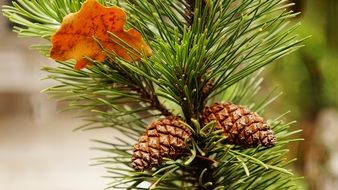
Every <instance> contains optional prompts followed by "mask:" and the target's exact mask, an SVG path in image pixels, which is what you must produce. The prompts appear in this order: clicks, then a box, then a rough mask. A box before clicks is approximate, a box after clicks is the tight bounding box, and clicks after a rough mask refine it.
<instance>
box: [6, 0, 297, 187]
mask: <svg viewBox="0 0 338 190" xmlns="http://www.w3.org/2000/svg"><path fill="white" fill-rule="evenodd" d="M81 2H82V0H81V1H72V0H61V1H59V0H49V1H47V0H20V1H19V2H18V3H13V5H12V6H5V7H4V14H5V16H7V17H8V18H9V19H10V20H11V21H12V22H14V23H15V24H17V26H16V27H15V31H16V32H17V33H18V34H19V35H21V36H32V37H41V38H43V39H46V40H47V41H48V42H49V40H50V37H51V35H52V34H53V33H54V32H55V31H56V30H57V28H58V27H59V25H60V23H61V21H62V19H63V18H64V16H65V15H67V14H68V13H70V12H75V11H78V10H79V8H80V6H81ZM104 3H105V4H106V5H115V3H119V5H120V6H123V8H125V9H126V10H127V12H128V15H129V16H130V22H129V23H128V26H129V27H130V26H132V27H135V28H136V29H137V30H138V31H140V32H141V34H142V35H143V36H144V38H145V39H146V41H147V42H148V43H149V44H150V45H151V48H152V50H153V56H152V57H149V58H147V57H142V60H141V61H135V62H133V63H130V62H127V61H125V60H123V59H120V58H119V57H117V56H116V55H115V54H114V52H111V51H108V50H106V49H104V48H103V46H101V47H102V51H103V52H104V53H105V54H106V56H107V57H108V58H107V59H106V60H105V61H103V62H97V61H94V60H90V59H88V60H89V61H91V64H92V65H90V66H89V67H88V68H86V69H84V70H80V71H76V70H74V69H73V65H74V63H72V62H71V61H69V62H60V63H59V64H60V66H58V67H56V68H49V67H46V68H44V70H45V71H47V72H49V73H50V75H49V77H48V79H52V80H55V81H57V82H58V83H59V84H58V85H56V86H54V87H51V88H48V89H47V90H46V91H47V92H48V93H50V94H52V95H53V96H54V97H56V98H58V99H59V100H66V101H69V102H70V106H71V109H77V110H80V111H81V117H82V118H83V119H84V120H85V121H87V122H88V123H87V124H85V125H83V126H81V127H80V128H81V129H85V130H86V129H96V128H103V127H110V128H114V129H116V130H118V131H119V134H118V135H116V137H115V140H117V141H118V143H106V142H102V141H99V142H100V143H103V144H104V145H105V146H107V148H99V150H101V151H106V152H107V153H109V154H110V156H109V157H105V158H98V162H99V164H104V166H105V167H106V168H107V170H108V172H109V174H110V176H109V177H110V178H111V179H112V183H111V184H110V186H109V188H110V189H148V188H151V189H257V190H260V189H262V190H263V189H264V190H265V189H298V186H297V185H295V178H294V177H293V176H292V175H290V174H291V173H290V171H289V170H287V169H285V167H286V166H287V165H288V164H290V162H291V161H292V160H291V161H288V160H286V159H285V154H286V153H287V151H288V150H287V149H285V147H284V146H285V145H286V144H288V143H291V142H294V141H298V140H301V139H293V138H292V135H294V134H296V133H298V132H299V131H290V125H291V124H292V122H290V123H283V122H282V121H280V118H276V119H275V120H273V121H271V122H270V125H271V127H272V129H273V130H274V131H275V135H276V137H277V139H278V142H277V144H276V145H275V146H274V147H272V148H265V147H262V146H258V147H254V148H243V147H241V146H234V145H229V144H227V143H226V142H227V138H228V137H226V136H225V135H222V131H220V130H218V131H217V130H215V124H214V123H212V122H211V123H209V124H206V125H204V123H203V122H202V121H201V119H200V118H201V114H202V110H203V109H204V107H205V105H206V104H207V103H213V102H222V101H233V102H235V103H238V104H246V105H249V107H250V108H251V109H252V110H253V111H256V112H259V113H260V114H263V112H264V109H265V108H266V107H267V106H268V105H269V104H270V103H271V102H272V101H274V100H275V99H276V97H277V96H278V93H277V94H276V93H271V94H268V95H267V96H266V97H265V98H262V99H257V96H256V95H257V93H258V91H259V84H260V82H261V80H258V75H253V74H254V73H255V72H257V71H259V70H261V68H263V67H264V66H266V65H267V64H270V63H272V62H273V61H274V60H276V59H279V58H280V57H282V56H285V55H287V54H288V53H291V52H293V51H294V50H296V49H297V48H299V47H300V46H301V45H300V43H301V41H302V39H299V38H298V37H297V36H296V35H293V31H294V30H295V29H296V28H297V25H295V26H291V27H290V26H289V25H288V23H287V20H288V19H289V18H292V17H294V16H296V14H294V13H292V12H288V11H285V10H284V9H286V8H287V7H289V6H291V4H287V3H286V0H282V1H280V0H259V1H256V0H243V1H225V0H220V1H203V0H199V1H197V0H175V1H162V0H139V1H138V0H127V1H123V2H122V1H121V2H118V1H113V0H111V1H104ZM110 35H111V40H112V41H114V42H116V44H117V45H119V46H121V47H123V48H126V49H127V50H128V53H130V54H135V53H136V54H137V55H141V53H140V52H137V51H135V49H133V48H132V47H129V46H127V44H126V43H124V41H123V40H121V39H119V38H118V37H116V36H114V34H110ZM97 43H98V44H100V42H99V41H97ZM36 48H37V49H39V50H40V51H42V52H44V54H45V55H47V56H48V52H49V49H50V44H49V43H47V44H45V45H38V46H36ZM259 97H261V96H259ZM159 98H161V101H162V99H163V101H162V102H161V101H160V99H159ZM163 102H169V103H171V104H175V105H176V107H175V109H173V110H174V111H176V112H177V115H180V116H184V118H183V119H182V120H183V121H182V123H185V124H184V125H185V126H187V128H189V129H191V131H192V132H193V133H194V134H193V135H192V137H191V139H190V141H189V139H187V142H189V143H187V144H188V145H187V147H186V148H187V150H186V151H187V154H183V155H182V157H179V158H177V159H176V158H175V159H170V158H164V159H163V160H161V163H160V164H159V165H158V166H154V167H153V168H151V169H150V170H148V171H144V172H137V171H135V170H134V169H133V168H132V167H131V163H130V162H131V161H130V159H131V157H132V154H133V150H132V147H133V144H134V142H136V141H137V140H138V138H139V137H140V136H141V135H142V134H144V130H145V127H146V126H147V125H148V122H149V119H155V118H158V117H159V116H161V115H162V116H169V115H172V114H171V113H170V111H169V110H171V109H168V108H167V105H169V104H166V105H163ZM254 102H258V103H256V104H255V103H254ZM122 139H123V140H122ZM125 139H127V140H125ZM142 185H143V186H142ZM144 186H146V187H144Z"/></svg>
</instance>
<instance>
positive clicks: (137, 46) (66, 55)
mask: <svg viewBox="0 0 338 190" xmlns="http://www.w3.org/2000/svg"><path fill="white" fill-rule="evenodd" d="M126 20H127V16H126V13H125V12H124V10H123V9H121V8H118V7H104V6H102V5H101V4H100V3H98V2H97V0H87V1H86V2H84V3H83V5H82V7H81V9H80V10H79V11H78V12H76V13H71V14H69V15H67V16H66V17H65V18H64V19H63V21H62V24H61V27H60V29H59V30H58V31H57V32H56V33H55V34H54V35H53V36H52V50H51V53H50V57H51V58H53V59H55V60H57V61H66V60H69V59H75V60H76V65H75V68H76V69H82V68H84V67H86V66H87V65H88V64H89V62H88V61H87V60H86V59H85V58H84V57H85V56H87V57H90V58H91V59H94V60H96V61H104V60H105V58H106V55H105V54H104V53H103V52H102V48H101V47H100V46H99V45H98V43H97V42H96V41H95V40H94V38H96V39H97V40H98V41H99V42H100V43H101V44H102V46H103V47H104V48H105V49H107V50H109V51H112V52H114V53H115V54H116V55H117V56H118V57H121V58H123V59H125V60H127V61H129V62H131V61H133V60H140V58H141V56H142V54H143V55H146V56H150V55H152V51H151V49H150V47H149V46H148V45H147V44H146V42H145V41H144V40H143V38H142V36H141V34H140V33H139V32H138V31H136V30H135V29H133V28H131V29H129V30H127V31H125V30H124V29H123V27H124V25H125V23H126ZM108 32H111V33H113V34H114V35H115V36H117V37H118V38H119V39H121V40H123V42H122V43H121V41H120V42H119V44H118V43H116V42H118V40H117V41H115V40H112V39H111V37H112V36H111V35H110V34H109V33H108ZM114 41H115V42H114ZM123 43H126V44H128V45H127V46H130V47H132V48H133V49H134V50H136V51H137V52H139V53H136V52H134V53H131V52H130V51H128V50H127V48H126V45H124V46H121V44H123ZM129 49H130V48H129Z"/></svg>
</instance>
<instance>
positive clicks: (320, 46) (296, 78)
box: [266, 0, 338, 119]
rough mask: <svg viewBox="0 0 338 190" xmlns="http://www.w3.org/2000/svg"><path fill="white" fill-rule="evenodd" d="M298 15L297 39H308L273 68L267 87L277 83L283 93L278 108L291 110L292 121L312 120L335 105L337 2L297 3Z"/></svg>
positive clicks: (337, 84)
mask: <svg viewBox="0 0 338 190" xmlns="http://www.w3.org/2000/svg"><path fill="white" fill-rule="evenodd" d="M295 3H296V7H295V9H296V11H298V10H300V11H301V12H302V14H300V16H299V17H298V18H297V19H295V20H294V22H299V21H300V22H301V23H302V26H301V27H300V28H299V29H298V31H297V32H298V33H299V35H301V36H303V37H304V36H310V38H309V39H307V40H306V41H305V42H304V44H305V47H303V48H302V49H301V50H299V51H296V52H295V53H292V54H291V55H290V56H287V57H285V58H284V59H282V60H281V62H283V63H282V64H275V65H273V66H272V67H271V68H270V70H269V71H268V73H269V75H268V77H267V80H266V81H267V82H268V83H269V85H272V86H273V85H275V84H279V85H280V86H281V90H282V91H283V92H285V94H284V95H283V96H282V97H281V101H279V103H280V104H279V105H278V106H279V109H278V110H285V109H291V110H292V112H293V114H290V116H291V117H292V118H293V119H302V118H307V117H316V115H317V114H318V112H319V111H320V110H321V109H322V108H323V107H337V106H338V93H337V92H338V66H337V63H338V23H337V22H338V2H337V1H336V0H323V1H317V0H307V1H306V0H303V2H302V3H301V1H299V0H298V1H297V0H295Z"/></svg>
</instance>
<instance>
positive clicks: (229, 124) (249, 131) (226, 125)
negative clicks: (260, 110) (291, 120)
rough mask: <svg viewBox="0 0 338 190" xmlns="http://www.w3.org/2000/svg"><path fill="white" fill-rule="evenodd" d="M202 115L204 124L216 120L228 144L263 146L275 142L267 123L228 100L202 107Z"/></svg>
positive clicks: (217, 126)
mask: <svg viewBox="0 0 338 190" xmlns="http://www.w3.org/2000/svg"><path fill="white" fill-rule="evenodd" d="M202 117H203V118H202V119H203V122H204V124H207V123H209V122H211V121H213V120H216V129H221V130H223V131H224V135H225V136H226V137H227V139H226V142H227V143H229V144H235V145H242V146H257V145H263V146H265V147H270V146H273V145H274V144H275V141H276V138H275V135H274V132H273V131H272V130H271V129H270V127H269V126H268V124H267V123H266V122H265V121H264V119H263V118H262V117H260V116H259V115H258V114H257V113H255V112H251V111H250V110H249V109H248V108H247V107H244V106H238V105H235V104H233V103H230V102H228V103H223V104H219V103H215V104H213V105H211V106H206V107H205V108H204V111H203V116H202Z"/></svg>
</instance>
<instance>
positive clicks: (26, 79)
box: [0, 0, 111, 190]
mask: <svg viewBox="0 0 338 190" xmlns="http://www.w3.org/2000/svg"><path fill="white" fill-rule="evenodd" d="M9 2H10V1H5V0H0V6H2V5H4V4H5V3H8V4H9ZM11 27H12V26H10V24H9V23H8V22H7V19H6V18H5V17H3V16H2V14H1V15H0V190H24V189H25V190H77V189H81V190H93V189H104V188H105V186H106V183H107V182H108V181H107V180H105V179H104V178H102V177H101V176H102V175H105V170H104V169H103V168H102V167H94V166H92V167H90V165H91V164H94V163H95V161H93V160H91V159H92V158H94V157H98V156H102V155H101V154H102V153H101V152H100V151H95V150H90V147H96V146H98V145H97V144H95V143H92V142H90V139H105V140H108V138H109V136H110V134H111V131H109V132H108V131H104V130H97V131H91V132H90V133H89V132H73V129H75V128H76V127H78V126H80V125H81V120H80V119H76V118H74V116H75V114H73V113H70V112H67V113H57V110H60V109H62V108H64V107H65V106H64V105H62V104H59V103H56V102H55V101H53V100H51V99H48V97H47V95H46V94H43V93H41V90H43V89H44V88H46V87H49V86H51V85H53V84H52V83H51V81H46V80H41V79H42V78H44V77H45V75H46V73H44V72H42V71H40V68H41V67H42V66H44V65H51V64H54V63H53V61H51V60H48V59H47V58H45V57H43V56H41V55H40V54H38V53H37V52H36V51H34V50H29V48H28V46H29V45H32V44H36V43H37V41H36V39H30V38H18V37H17V36H16V34H14V33H13V32H11V30H12V29H11Z"/></svg>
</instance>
